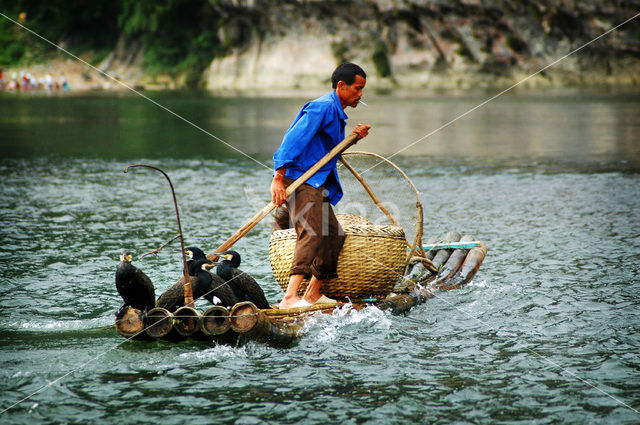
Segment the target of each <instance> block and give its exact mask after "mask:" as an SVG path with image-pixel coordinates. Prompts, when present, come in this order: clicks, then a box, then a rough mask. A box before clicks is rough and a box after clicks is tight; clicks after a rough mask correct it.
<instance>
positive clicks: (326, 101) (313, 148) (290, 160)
mask: <svg viewBox="0 0 640 425" xmlns="http://www.w3.org/2000/svg"><path fill="white" fill-rule="evenodd" d="M347 118H349V117H347V114H345V113H344V110H343V109H342V105H341V104H340V100H339V99H338V95H337V94H336V92H335V91H332V92H331V93H327V94H326V95H324V96H322V97H320V98H318V99H315V100H312V101H311V102H309V103H307V104H306V105H304V106H303V107H302V109H301V110H300V112H299V113H298V115H297V116H296V118H295V119H294V120H293V123H292V124H291V126H290V127H289V129H288V130H287V132H286V133H285V135H284V138H283V139H282V144H281V145H280V147H279V148H278V150H277V151H276V153H275V154H273V162H274V164H273V166H274V169H276V170H278V169H279V168H282V167H285V168H286V169H287V171H286V173H285V177H288V178H290V179H293V180H295V179H297V178H298V177H300V176H301V175H303V174H304V173H305V171H307V170H308V169H309V168H311V167H312V166H313V165H314V164H315V163H316V162H318V161H319V160H320V159H321V158H322V157H323V156H325V155H326V154H327V153H329V151H330V150H331V149H333V148H334V147H335V146H336V145H337V144H339V143H340V142H341V141H342V140H343V139H344V127H345V125H346V119H347ZM339 156H340V155H336V156H335V157H334V158H332V159H331V161H329V162H328V163H327V164H325V165H324V166H323V167H322V168H320V169H319V170H318V171H317V172H316V173H315V174H314V175H313V176H311V177H310V178H309V180H307V182H306V183H307V184H308V185H311V186H313V187H316V188H317V187H320V186H324V188H325V189H327V191H328V192H329V201H330V202H331V204H332V205H335V204H337V203H338V201H339V200H340V199H341V198H342V187H341V186H340V180H338V169H337V167H336V164H337V162H338V158H339Z"/></svg>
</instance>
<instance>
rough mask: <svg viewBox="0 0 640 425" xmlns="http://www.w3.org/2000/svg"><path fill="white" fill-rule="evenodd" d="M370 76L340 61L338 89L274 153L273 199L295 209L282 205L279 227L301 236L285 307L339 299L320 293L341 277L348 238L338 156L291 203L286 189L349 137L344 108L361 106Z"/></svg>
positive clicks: (306, 112)
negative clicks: (338, 212) (341, 217)
mask: <svg viewBox="0 0 640 425" xmlns="http://www.w3.org/2000/svg"><path fill="white" fill-rule="evenodd" d="M366 78H367V75H366V74H365V72H364V70H363V69H362V68H360V67H359V66H358V65H355V64H353V63H349V62H346V63H343V64H342V65H340V66H338V67H337V68H336V70H335V71H334V72H333V75H332V76H331V84H332V87H333V91H332V92H330V93H328V94H326V95H324V96H322V97H320V98H318V99H316V100H312V101H311V102H309V103H307V104H306V105H304V106H303V107H302V109H301V110H300V112H299V113H298V115H297V116H296V118H295V119H294V120H293V123H292V124H291V126H290V127H289V129H288V130H287V132H286V133H285V135H284V138H283V140H282V144H281V145H280V147H279V148H278V150H277V151H276V153H275V154H274V155H273V161H274V169H275V174H274V176H273V181H272V182H271V199H272V201H273V203H274V204H276V205H277V206H278V207H280V206H281V205H282V204H283V203H287V206H288V207H289V208H290V211H287V210H286V209H285V208H279V209H278V211H277V213H276V226H277V227H279V228H288V227H290V225H292V226H295V229H296V235H297V239H296V247H295V250H294V254H293V264H292V265H291V270H290V272H289V285H288V286H287V290H286V292H285V294H284V298H283V299H282V301H281V302H280V305H279V307H280V308H290V307H306V306H310V305H312V304H314V303H316V302H334V300H332V299H330V298H328V297H326V296H325V295H321V293H320V289H321V288H322V283H323V281H324V280H327V279H331V278H334V277H336V276H337V274H336V269H337V265H338V255H339V254H340V250H341V249H342V245H343V243H344V239H345V236H344V232H343V230H342V228H341V227H340V224H339V223H338V220H337V219H336V216H335V214H334V212H333V209H332V208H331V205H335V204H337V203H338V201H339V200H340V199H341V198H342V187H341V186H340V181H339V180H338V170H337V167H336V164H337V162H338V156H336V157H334V158H333V159H332V160H331V161H329V162H328V163H327V164H326V165H325V166H323V167H322V168H320V170H318V171H317V172H316V173H315V174H314V175H313V176H311V177H310V178H309V180H307V182H306V183H305V184H303V185H301V186H300V187H299V188H298V189H297V190H296V191H295V192H294V193H293V194H292V195H291V199H290V200H289V201H288V202H287V199H286V192H285V190H286V187H287V186H289V185H290V184H291V183H293V181H294V180H295V179H297V178H298V177H300V176H302V174H304V172H305V171H307V170H308V169H309V168H311V167H312V166H313V165H314V164H315V163H316V162H317V161H318V160H319V159H321V158H322V157H323V156H324V155H326V154H327V153H329V151H330V150H331V149H332V148H333V147H335V146H336V145H337V144H339V143H340V142H341V141H342V140H343V139H344V129H345V125H346V120H347V118H348V117H347V115H346V114H345V112H344V109H345V108H346V107H347V106H351V107H353V108H355V107H356V106H357V105H358V102H360V98H361V97H362V90H363V89H364V86H365V84H366ZM370 128H371V126H370V125H364V124H358V125H357V126H356V127H355V128H354V129H353V132H354V133H356V134H357V135H358V137H359V138H360V139H362V138H364V137H366V136H367V134H368V132H369V129H370ZM330 204H331V205H330ZM309 277H310V278H311V279H310V281H309V285H308V287H307V289H306V291H305V293H304V295H303V296H302V298H300V297H299V296H298V288H299V287H300V283H301V282H302V281H303V279H305V278H309Z"/></svg>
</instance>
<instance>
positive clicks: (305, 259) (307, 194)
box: [274, 178, 345, 280]
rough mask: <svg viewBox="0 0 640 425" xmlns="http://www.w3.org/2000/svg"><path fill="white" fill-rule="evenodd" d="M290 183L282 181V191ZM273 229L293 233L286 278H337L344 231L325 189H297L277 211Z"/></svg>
mask: <svg viewBox="0 0 640 425" xmlns="http://www.w3.org/2000/svg"><path fill="white" fill-rule="evenodd" d="M291 183H293V180H291V179H288V178H285V179H284V185H285V187H287V186H289V185H290V184H291ZM274 227H275V228H276V229H288V228H291V227H295V229H296V235H297V239H296V248H295V250H294V252H293V264H292V265H291V270H290V271H289V275H294V274H303V275H304V276H305V278H307V279H308V278H310V277H311V276H312V275H313V276H315V277H316V278H318V279H320V280H325V279H331V278H334V277H337V276H338V274H337V272H336V270H337V267H338V256H339V255H340V250H341V249H342V245H343V244H344V239H345V236H344V231H343V230H342V227H340V223H338V219H337V218H336V215H335V213H334V212H333V208H332V207H331V203H330V202H329V198H328V197H327V196H326V191H325V189H324V187H322V186H320V187H319V188H317V189H316V188H315V187H313V186H310V185H308V184H303V185H302V186H300V187H299V188H298V189H297V190H296V191H295V193H293V194H292V195H291V197H290V199H289V201H288V202H287V203H286V204H284V205H283V206H281V207H279V208H278V209H277V210H276V214H275V224H274Z"/></svg>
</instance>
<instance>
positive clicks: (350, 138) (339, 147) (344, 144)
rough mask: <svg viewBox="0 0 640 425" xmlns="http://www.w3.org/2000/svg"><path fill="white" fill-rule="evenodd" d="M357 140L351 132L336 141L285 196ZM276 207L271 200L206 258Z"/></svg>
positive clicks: (252, 226)
mask: <svg viewBox="0 0 640 425" xmlns="http://www.w3.org/2000/svg"><path fill="white" fill-rule="evenodd" d="M357 141H358V135H357V134H356V133H351V134H350V135H349V136H347V137H345V139H344V140H343V141H342V142H340V143H338V144H337V145H336V146H335V147H334V148H333V149H331V151H329V153H328V154H326V155H325V156H323V157H322V158H320V160H319V161H318V162H316V164H315V165H314V166H313V167H311V168H309V169H308V170H307V172H306V173H304V174H303V175H301V176H300V177H299V178H298V179H296V181H294V182H293V183H291V184H290V185H289V187H287V191H286V194H287V198H289V196H290V195H291V194H292V193H293V192H295V190H296V189H297V188H299V187H300V186H302V184H303V183H304V182H306V181H307V180H309V178H310V177H311V176H313V175H314V174H315V173H316V171H318V170H319V169H320V168H322V167H323V166H324V165H325V164H326V163H327V162H329V161H331V159H332V158H333V157H335V156H336V155H340V154H341V153H342V152H344V151H345V150H347V149H348V148H349V147H350V146H351V145H354V144H356V142H357ZM275 208H276V204H274V203H273V202H269V203H268V204H267V205H266V206H265V207H264V208H263V209H261V210H260V211H259V212H258V213H257V214H256V215H255V216H253V218H251V220H249V221H248V222H247V223H246V224H245V225H244V226H242V227H241V228H240V229H238V231H237V232H236V233H234V234H233V236H231V237H230V238H229V239H227V240H226V241H225V242H224V243H223V244H222V245H220V246H219V247H218V248H217V249H216V250H215V251H214V252H212V253H209V254H207V258H208V259H209V260H211V261H216V260H217V259H218V256H217V255H215V254H216V253H219V252H223V251H226V250H228V249H229V248H231V246H233V244H235V243H236V242H238V241H239V240H240V238H242V237H243V236H244V235H246V234H247V233H249V230H251V229H253V228H254V227H255V225H256V224H258V223H259V222H260V221H261V220H262V219H263V218H265V217H266V216H267V214H269V213H270V212H271V211H273V210H274V209H275Z"/></svg>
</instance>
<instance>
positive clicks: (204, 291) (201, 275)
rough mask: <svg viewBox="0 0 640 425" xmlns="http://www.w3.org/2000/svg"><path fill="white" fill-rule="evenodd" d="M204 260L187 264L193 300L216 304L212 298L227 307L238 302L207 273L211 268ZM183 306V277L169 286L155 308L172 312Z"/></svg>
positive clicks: (217, 279) (220, 280)
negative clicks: (203, 300)
mask: <svg viewBox="0 0 640 425" xmlns="http://www.w3.org/2000/svg"><path fill="white" fill-rule="evenodd" d="M213 266H214V264H213V263H211V262H210V261H209V260H207V259H206V258H204V259H200V260H197V261H192V262H191V264H189V277H190V278H191V291H192V293H193V299H194V300H196V299H198V298H200V297H204V298H205V299H206V300H207V301H209V302H210V303H212V304H216V303H215V302H214V301H215V300H214V297H217V298H218V299H219V300H220V304H221V305H223V306H225V307H229V306H233V305H235V304H236V303H237V302H238V299H237V298H236V296H235V295H234V293H233V291H232V290H231V288H230V287H229V285H227V284H226V283H225V282H224V281H223V280H222V279H221V278H220V277H218V276H215V275H213V274H211V273H209V272H208V268H210V267H213ZM183 305H184V276H183V277H181V278H180V279H179V280H178V281H177V282H176V283H174V284H173V285H171V286H170V287H169V288H168V289H167V290H166V291H164V293H163V294H162V295H160V297H158V300H157V301H156V307H162V308H166V309H167V310H169V311H171V312H173V311H175V310H177V309H178V308H180V307H182V306H183Z"/></svg>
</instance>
